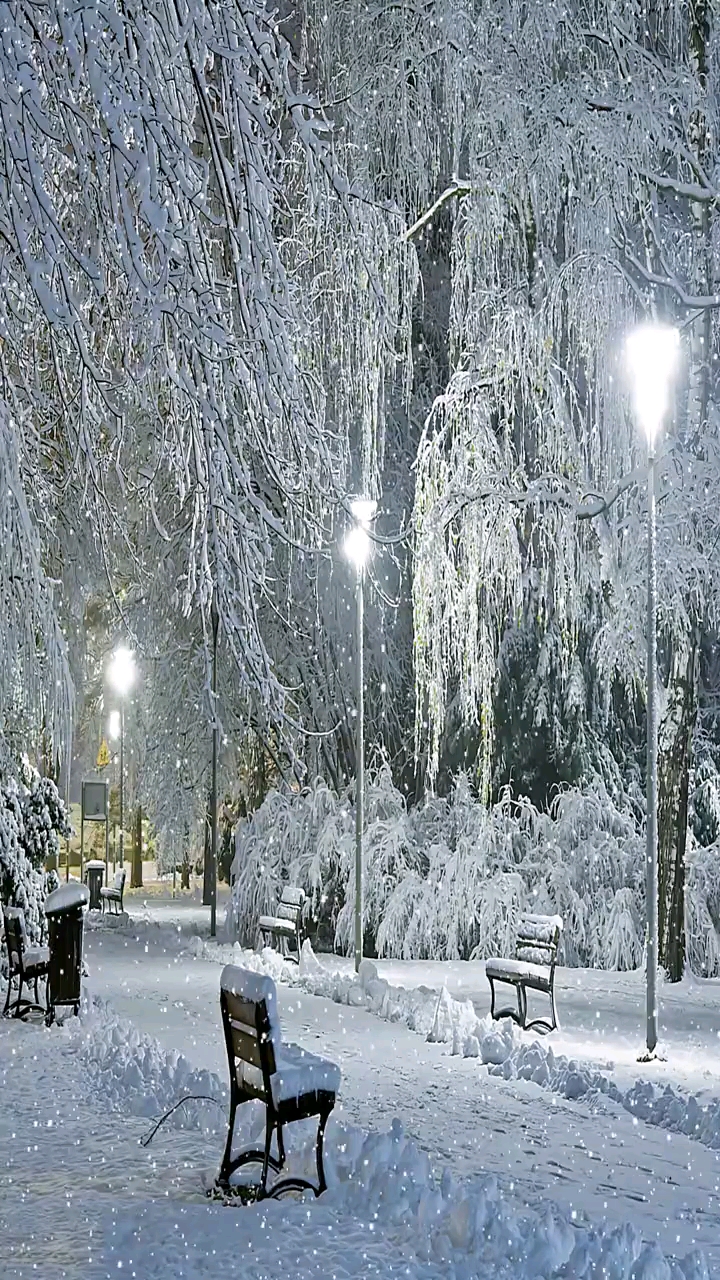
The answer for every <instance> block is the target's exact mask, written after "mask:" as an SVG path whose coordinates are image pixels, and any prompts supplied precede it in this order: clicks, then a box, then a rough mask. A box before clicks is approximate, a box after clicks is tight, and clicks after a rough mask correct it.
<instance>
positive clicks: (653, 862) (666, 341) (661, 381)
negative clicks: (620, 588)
mask: <svg viewBox="0 0 720 1280" xmlns="http://www.w3.org/2000/svg"><path fill="white" fill-rule="evenodd" d="M679 348H680V335H679V333H678V331H677V329H671V328H668V327H665V326H662V325H651V324H647V325H641V326H640V328H638V329H635V330H634V332H633V333H631V334H630V335H629V337H628V339H627V343H626V356H627V363H628V369H629V372H630V377H631V379H632V388H633V407H634V409H635V414H636V417H637V420H638V423H639V425H640V427H641V429H642V431H643V432H644V433H645V436H646V439H647V444H648V573H647V853H646V858H645V862H646V866H645V874H646V890H645V894H646V899H647V903H646V910H647V970H646V1019H647V1025H646V1046H647V1053H646V1055H645V1056H646V1057H647V1058H652V1057H654V1055H655V1049H656V1047H657V967H658V829H657V810H658V782H657V756H658V720H657V563H656V551H655V542H656V531H655V481H656V475H655V462H656V455H655V442H656V440H657V437H658V435H659V433H660V430H661V428H662V424H663V419H664V417H665V414H666V413H667V409H668V403H669V398H670V387H671V384H672V380H673V378H674V376H675V370H676V368H677V362H678V352H679Z"/></svg>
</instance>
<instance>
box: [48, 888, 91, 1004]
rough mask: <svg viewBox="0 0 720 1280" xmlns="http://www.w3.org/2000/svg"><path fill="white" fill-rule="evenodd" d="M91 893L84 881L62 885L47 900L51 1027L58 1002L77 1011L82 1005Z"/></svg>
mask: <svg viewBox="0 0 720 1280" xmlns="http://www.w3.org/2000/svg"><path fill="white" fill-rule="evenodd" d="M89 896H90V895H89V894H88V891H87V888H86V886H85V885H84V884H61V885H60V888H59V889H56V890H55V892H54V893H51V894H50V896H49V897H48V898H46V899H45V915H46V916H47V922H48V946H49V948H50V967H49V970H48V988H47V990H48V995H47V1006H48V1011H47V1017H46V1019H45V1021H46V1022H47V1024H48V1026H50V1024H51V1022H52V1021H53V1019H54V1017H55V1010H56V1009H57V1007H58V1005H72V1006H73V1011H74V1012H75V1013H77V1012H78V1010H79V1008H80V977H81V971H82V934H83V907H85V906H87V902H88V898H89Z"/></svg>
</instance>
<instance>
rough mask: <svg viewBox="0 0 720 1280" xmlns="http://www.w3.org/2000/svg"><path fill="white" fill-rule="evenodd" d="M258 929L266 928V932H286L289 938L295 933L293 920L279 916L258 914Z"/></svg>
mask: <svg viewBox="0 0 720 1280" xmlns="http://www.w3.org/2000/svg"><path fill="white" fill-rule="evenodd" d="M258 929H263V930H267V931H268V933H286V934H287V935H288V937H289V938H294V937H295V933H296V928H295V923H294V921H293V920H283V919H281V918H280V916H260V919H259V920H258Z"/></svg>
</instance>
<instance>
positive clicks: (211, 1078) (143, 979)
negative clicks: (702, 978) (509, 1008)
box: [0, 895, 720, 1280]
mask: <svg viewBox="0 0 720 1280" xmlns="http://www.w3.org/2000/svg"><path fill="white" fill-rule="evenodd" d="M127 899H128V900H127V904H126V905H127V906H128V910H129V913H130V917H129V919H128V920H127V921H121V922H120V924H117V923H113V924H109V923H108V921H107V920H106V921H105V923H104V924H103V923H102V922H98V921H97V920H96V919H93V918H91V924H90V927H89V928H88V930H87V936H86V957H87V962H88V968H89V973H90V976H89V979H88V991H89V995H90V997H91V999H90V1001H89V1003H87V1004H86V1007H85V1009H84V1012H83V1014H82V1016H81V1018H80V1019H74V1018H69V1019H66V1021H65V1025H64V1026H63V1027H61V1028H58V1027H53V1028H51V1029H50V1030H47V1029H46V1028H45V1027H44V1025H43V1024H42V1023H41V1022H40V1021H38V1022H35V1023H28V1024H27V1025H25V1024H23V1023H18V1022H16V1021H9V1020H3V1021H0V1097H1V1098H2V1105H1V1106H0V1151H2V1158H1V1160H0V1240H1V1241H2V1249H0V1277H2V1280H5V1278H6V1277H7V1280H10V1278H11V1277H12V1278H14V1277H20V1276H23V1277H25V1276H36V1277H37V1276H40V1277H41V1278H42V1280H55V1278H56V1277H68V1278H71V1277H87V1278H88V1280H90V1278H93V1280H94V1278H95V1277H97V1278H99V1277H109V1276H114V1277H116V1276H118V1275H125V1276H136V1277H138V1278H142V1280H146V1278H147V1280H154V1278H155V1277H183V1278H185V1280H195V1278H196V1277H208V1280H209V1278H210V1277H217V1278H219V1280H222V1278H223V1277H225V1276H242V1277H243V1278H244V1277H249V1278H250V1280H260V1278H261V1277H278V1280H279V1278H280V1277H283V1276H286V1275H292V1276H297V1277H299V1278H300V1280H309V1278H310V1277H313V1278H314V1277H317V1280H320V1277H322V1278H323V1280H331V1278H332V1277H338V1280H340V1278H341V1277H342V1278H343V1280H345V1278H347V1280H350V1278H354V1277H358V1278H359V1277H366V1276H367V1277H372V1276H378V1277H395V1276H397V1277H401V1276H404V1277H409V1278H410V1280H413V1278H417V1280H420V1278H423V1280H424V1278H425V1277H436V1276H437V1277H441V1276H442V1277H449V1278H450V1280H453V1277H457V1280H465V1278H468V1280H469V1277H471V1276H485V1275H487V1276H490V1275H492V1276H499V1277H503V1276H508V1277H510V1276H512V1277H513V1280H524V1278H525V1277H527V1280H531V1278H533V1277H546V1276H547V1277H549V1276H554V1275H558V1276H559V1275H562V1276H564V1277H568V1280H570V1278H571V1277H573V1278H574V1277H582V1276H598V1277H600V1276H605V1277H608V1276H610V1277H617V1278H618V1280H619V1278H620V1277H623V1276H630V1275H633V1276H635V1277H636V1278H637V1280H681V1277H682V1276H685V1277H698V1280H699V1278H700V1277H703V1276H704V1275H706V1274H707V1271H706V1269H705V1268H706V1267H707V1269H708V1270H709V1273H710V1275H717V1276H720V1194H719V1192H718V1185H719V1183H720V1165H719V1161H720V1052H719V1050H720V1041H719V1040H718V1028H720V1016H719V1010H720V983H718V982H712V981H708V982H698V981H690V982H686V983H683V984H682V985H681V986H680V987H674V988H668V987H663V988H661V997H662V1004H661V1013H660V1024H661V1030H662V1048H663V1050H664V1052H665V1053H666V1058H667V1060H666V1061H665V1062H656V1063H653V1064H650V1065H640V1064H638V1063H637V1062H636V1061H635V1058H636V1056H637V1053H638V1051H639V1050H640V1049H641V1047H642V1034H643V1025H644V1024H643V1014H644V1003H643V978H642V974H640V973H632V974H606V973H599V972H588V971H581V970H560V971H558V977H557V989H558V1005H559V1011H560V1017H561V1020H562V1023H563V1029H562V1031H561V1032H558V1033H555V1034H554V1035H552V1036H550V1037H543V1038H541V1039H539V1038H538V1037H536V1036H535V1035H533V1034H527V1035H520V1034H519V1033H518V1032H517V1031H516V1029H514V1028H513V1026H512V1024H511V1023H509V1022H505V1023H501V1024H497V1023H496V1024H490V1023H489V1021H488V1019H487V1012H488V1005H489V1000H488V991H487V983H486V981H485V979H484V974H483V969H482V966H481V965H478V964H463V963H455V964H445V963H432V962H429V963H407V964H405V963H402V962H397V961H390V962H378V963H377V965H376V966H375V967H374V968H373V966H371V965H369V964H368V965H366V966H365V968H364V970H363V974H362V981H361V982H358V981H357V980H356V978H355V976H354V974H353V972H352V965H351V963H350V962H349V961H347V960H345V959H342V958H339V957H334V956H319V957H313V956H312V954H311V953H310V952H308V953H306V956H305V958H304V963H303V965H302V966H301V969H300V971H299V972H298V969H297V967H296V966H295V965H287V964H286V963H285V962H283V961H281V960H280V959H279V958H278V957H277V956H275V955H274V954H273V953H271V952H268V951H266V952H264V953H263V954H262V955H260V956H253V955H252V953H247V952H240V950H239V948H237V947H230V946H228V945H222V944H216V943H211V942H210V941H209V940H208V939H207V911H204V910H202V909H199V908H198V906H197V903H196V902H193V901H192V900H188V899H185V900H184V901H182V902H178V903H172V902H169V901H162V900H157V899H151V898H148V900H147V905H144V904H143V900H142V898H141V897H139V896H138V895H127ZM198 935H202V938H201V937H200V936H198ZM228 962H231V963H242V964H245V965H250V966H252V967H255V968H257V970H258V971H259V972H268V973H270V974H271V976H273V977H274V978H275V980H276V982H277V983H278V1003H279V1013H280V1018H281V1022H282V1028H283V1034H284V1036H286V1037H287V1039H288V1040H294V1041H296V1042H297V1043H298V1044H301V1045H303V1046H305V1047H307V1048H308V1049H310V1050H313V1051H315V1052H316V1053H321V1054H322V1055H323V1056H325V1057H328V1058H330V1059H332V1060H334V1061H335V1062H337V1063H338V1064H339V1065H340V1068H341V1071H342V1085H341V1091H340V1098H339V1104H338V1107H337V1108H336V1111H335V1113H334V1117H333V1118H332V1120H331V1122H330V1124H329V1126H328V1136H327V1143H326V1151H327V1166H328V1175H329V1178H328V1180H329V1182H330V1189H329V1191H328V1192H327V1193H326V1195H324V1196H323V1197H322V1198H321V1199H320V1200H318V1201H315V1200H311V1201H309V1202H305V1203H293V1202H287V1201H285V1202H280V1203H267V1202H266V1203H265V1204H260V1205H254V1206H248V1207H240V1206H233V1207H225V1206H223V1205H220V1204H216V1203H211V1202H209V1201H208V1200H207V1198H206V1196H205V1191H204V1188H205V1186H206V1185H208V1184H209V1182H211V1181H212V1178H213V1176H214V1173H215V1171H216V1170H217V1166H218V1163H219V1158H220V1154H221V1149H222V1145H223V1141H224V1136H225V1114H226V1113H225V1106H226V1076H227V1066H226V1062H225V1051H224V1046H223V1042H222V1033H221V1028H220V1019H219V1006H218V998H219V983H220V973H221V965H222V964H224V963H228ZM443 986H445V988H446V990H445V991H444V992H443ZM401 987H402V988H404V990H401V989H400V988H401ZM423 988H424V989H423ZM317 993H321V994H317ZM428 1034H430V1036H431V1037H434V1039H431V1040H428V1038H427V1037H428ZM638 1082H639V1083H638ZM184 1093H198V1094H204V1095H208V1096H209V1097H210V1098H214V1099H217V1103H214V1102H200V1103H191V1104H189V1105H186V1106H184V1107H182V1108H180V1110H179V1111H178V1112H176V1113H175V1115H174V1116H173V1117H172V1118H171V1120H169V1121H168V1123H167V1124H166V1125H165V1126H163V1128H161V1129H160V1130H159V1132H158V1133H157V1135H156V1136H155V1138H154V1139H153V1141H152V1143H151V1144H150V1146H149V1147H147V1148H143V1147H142V1146H141V1145H140V1143H139V1139H140V1137H141V1136H142V1135H143V1134H145V1133H147V1132H148V1130H149V1128H150V1124H151V1121H152V1118H153V1117H155V1116H157V1115H159V1114H161V1112H163V1111H164V1110H166V1109H167V1108H168V1107H169V1106H170V1105H171V1104H172V1103H173V1102H174V1101H175V1100H176V1099H177V1098H178V1097H180V1096H182V1095H183V1094H184ZM245 1110H246V1111H248V1112H249V1113H250V1114H248V1115H247V1116H245V1117H243V1119H242V1122H241V1123H239V1125H238V1142H240V1141H243V1140H246V1139H247V1138H249V1137H250V1136H251V1134H252V1136H253V1138H254V1137H255V1135H256V1134H257V1133H258V1131H259V1130H258V1126H260V1125H261V1124H262V1116H261V1115H260V1114H259V1109H258V1110H255V1111H253V1108H252V1107H248V1108H246V1109H245ZM182 1126H184V1127H182ZM287 1137H288V1138H289V1139H290V1145H291V1167H292V1168H294V1169H296V1170H297V1171H301V1170H304V1171H305V1172H307V1173H310V1172H311V1170H312V1145H313V1125H312V1122H307V1123H304V1124H300V1125H296V1126H292V1127H291V1128H290V1129H289V1130H288V1131H287Z"/></svg>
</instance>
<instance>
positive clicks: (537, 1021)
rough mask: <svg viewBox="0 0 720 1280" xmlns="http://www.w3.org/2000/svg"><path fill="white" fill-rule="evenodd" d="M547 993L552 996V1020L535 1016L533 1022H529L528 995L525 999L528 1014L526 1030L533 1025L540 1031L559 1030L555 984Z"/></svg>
mask: <svg viewBox="0 0 720 1280" xmlns="http://www.w3.org/2000/svg"><path fill="white" fill-rule="evenodd" d="M539 989H540V988H538V990H539ZM547 994H548V995H549V997H550V1017H551V1021H550V1022H548V1021H547V1020H546V1019H545V1018H533V1020H532V1022H527V997H526V1000H525V1016H526V1022H525V1030H526V1031H529V1030H530V1028H531V1027H537V1028H538V1030H539V1031H548V1032H549V1031H556V1030H557V1027H558V1016H557V1006H556V1004H555V987H554V985H553V986H552V987H551V988H550V990H549V992H548V993H547Z"/></svg>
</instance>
